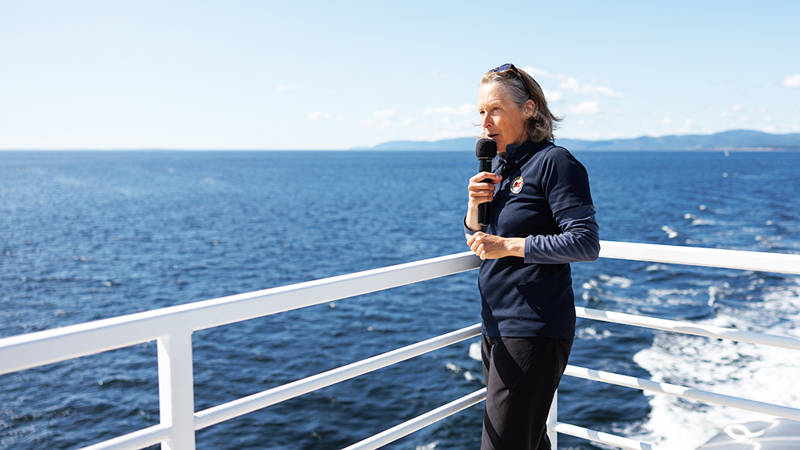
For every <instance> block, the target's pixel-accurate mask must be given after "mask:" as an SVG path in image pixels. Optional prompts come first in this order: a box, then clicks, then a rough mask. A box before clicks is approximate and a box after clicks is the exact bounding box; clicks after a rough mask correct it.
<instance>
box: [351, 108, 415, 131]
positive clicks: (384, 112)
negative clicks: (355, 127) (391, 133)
mask: <svg viewBox="0 0 800 450" xmlns="http://www.w3.org/2000/svg"><path fill="white" fill-rule="evenodd" d="M413 122H414V120H413V119H409V118H400V117H398V113H397V111H396V110H394V109H391V108H387V109H381V110H378V111H375V112H373V113H372V116H371V117H370V118H368V119H364V120H362V121H361V124H360V125H361V126H362V127H366V128H371V127H380V128H381V129H386V128H389V127H396V126H399V127H407V126H409V125H410V124H412V123H413Z"/></svg>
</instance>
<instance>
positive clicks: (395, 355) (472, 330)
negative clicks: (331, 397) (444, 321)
mask: <svg viewBox="0 0 800 450" xmlns="http://www.w3.org/2000/svg"><path fill="white" fill-rule="evenodd" d="M480 332H481V324H479V323H478V324H475V325H471V326H468V327H465V328H462V329H460V330H456V331H452V332H450V333H447V334H443V335H441V336H437V337H434V338H431V339H427V340H425V341H421V342H417V343H416V344H412V345H409V346H406V347H401V348H398V349H396V350H392V351H390V352H386V353H382V354H380V355H377V356H373V357H371V358H367V359H364V360H361V361H358V362H354V363H352V364H348V365H346V366H342V367H338V368H336V369H332V370H329V371H327V372H322V373H319V374H317V375H312V376H310V377H308V378H303V379H301V380H297V381H293V382H291V383H288V384H284V385H281V386H278V387H275V388H272V389H268V390H266V391H262V392H259V393H257V394H253V395H249V396H247V397H243V398H240V399H237V400H233V401H230V402H228V403H223V404H222V405H218V406H214V407H212V408H208V409H204V410H202V411H199V412H196V413H195V414H194V417H195V425H194V427H195V430H200V429H202V428H206V427H208V426H211V425H214V424H216V423H219V422H223V421H225V420H229V419H232V418H234V417H238V416H241V415H243V414H247V413H250V412H253V411H256V410H258V409H261V408H266V407H267V406H271V405H274V404H276V403H280V402H283V401H286V400H289V399H291V398H294V397H298V396H300V395H303V394H306V393H308V392H311V391H315V390H317V389H322V388H324V387H327V386H330V385H332V384H336V383H339V382H342V381H345V380H349V379H351V378H354V377H357V376H359V375H362V374H365V373H367V372H372V371H374V370H378V369H380V368H383V367H386V366H390V365H392V364H395V363H398V362H400V361H405V360H407V359H410V358H413V357H415V356H418V355H421V354H423V353H428V352H431V351H433V350H437V349H439V348H442V347H445V346H448V345H451V344H455V343H456V342H461V341H464V340H466V339H469V338H471V337H475V336H477V335H479V334H480Z"/></svg>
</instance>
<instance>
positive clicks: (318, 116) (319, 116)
mask: <svg viewBox="0 0 800 450" xmlns="http://www.w3.org/2000/svg"><path fill="white" fill-rule="evenodd" d="M306 117H308V120H332V119H336V120H342V119H344V116H342V115H341V114H338V115H333V114H331V113H326V112H322V111H312V112H310V113H308V115H307V116H306Z"/></svg>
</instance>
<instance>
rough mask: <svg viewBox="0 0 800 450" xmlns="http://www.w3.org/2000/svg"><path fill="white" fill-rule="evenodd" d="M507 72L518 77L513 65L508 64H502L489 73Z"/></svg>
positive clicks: (517, 71)
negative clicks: (510, 71) (512, 72)
mask: <svg viewBox="0 0 800 450" xmlns="http://www.w3.org/2000/svg"><path fill="white" fill-rule="evenodd" d="M507 70H513V71H514V73H515V74H517V75H519V70H518V69H517V68H516V67H515V66H514V65H513V64H510V63H506V64H503V65H502V66H498V67H495V68H494V69H492V70H490V71H489V72H492V73H496V72H505V71H507Z"/></svg>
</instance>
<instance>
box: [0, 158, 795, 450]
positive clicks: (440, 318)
mask: <svg viewBox="0 0 800 450" xmlns="http://www.w3.org/2000/svg"><path fill="white" fill-rule="evenodd" d="M576 156H577V157H578V158H579V159H580V160H581V161H582V162H583V163H584V165H585V166H586V167H587V169H588V171H589V176H590V181H591V185H592V192H593V197H594V200H595V204H596V207H597V211H598V214H597V218H598V221H599V223H600V228H601V238H602V239H606V240H619V241H635V242H649V243H659V244H674V245H690V246H698V247H717V248H732V249H742V250H755V251H769V252H779V253H800V201H798V199H797V197H796V196H797V193H798V192H800V177H799V176H798V175H799V174H800V153H731V154H730V155H729V156H725V155H724V154H722V153H716V152H713V153H712V152H709V153H689V152H684V153H676V152H656V153H631V152H593V153H588V152H584V153H581V152H577V153H576ZM476 166H477V164H476V161H475V159H474V156H473V155H472V153H471V152H464V153H454V152H419V153H416V152H397V153H392V152H384V153H378V152H354V151H353V152H0V337H7V336H12V335H17V334H22V333H29V332H33V331H38V330H44V329H50V328H54V327H59V326H64V325H70V324H76V323H81V322H85V321H90V320H96V319H100V318H106V317H112V316H117V315H121V314H128V313H133V312H139V311H145V310H149V309H154V308H160V307H165V306H170V305H176V304H181V303H188V302H192V301H198V300H203V299H208V298H214V297H219V296H223V295H229V294H234V293H241V292H247V291H252V290H257V289H264V288H269V287H274V286H280V285H285V284H290V283H295V282H301V281H307V280H311V279H316V278H322V277H328V276H333V275H339V274H344V273H349V272H354V271H359V270H365V269H370V268H376V267H382V266H386V265H391V264H397V263H402V262H408V261H414V260H419V259H424V258H429V257H435V256H440V255H445V254H451V253H456V252H462V251H465V250H466V247H465V244H464V239H463V234H462V228H461V219H462V217H463V213H464V207H465V205H466V189H465V184H466V180H467V178H468V177H469V176H471V175H472V174H473V173H474V171H475V169H476ZM573 274H574V289H575V293H576V304H578V305H580V306H588V307H591V308H599V309H609V310H614V311H622V312H631V313H643V314H648V315H653V316H657V317H662V318H669V319H681V320H692V321H697V322H700V323H711V324H715V325H720V326H727V327H735V328H738V329H744V330H752V331H760V332H769V333H775V334H781V335H787V336H795V337H800V331H798V327H797V326H796V324H797V323H798V321H800V277H797V276H787V275H780V274H767V273H756V272H747V271H734V270H723V269H706V268H695V267H688V266H677V265H662V264H649V263H636V262H627V261H619V260H606V259H601V260H599V261H597V262H594V263H579V264H573ZM476 276H477V273H476V272H475V271H472V272H467V273H464V274H459V275H456V276H451V277H446V278H442V279H437V280H431V281H428V282H424V283H419V284H415V285H411V286H405V287H401V288H396V289H392V290H388V291H383V292H380V293H375V294H370V295H365V296H361V297H356V298H351V299H346V300H341V301H337V302H332V303H330V304H324V305H318V306H316V307H312V308H307V309H303V310H299V311H292V312H288V313H283V314H279V315H275V316H270V317H265V318H261V319H255V320H250V321H247V322H243V323H239V324H234V325H228V326H223V327H218V328H214V329H210V330H205V331H200V332H197V333H195V334H194V336H193V350H194V373H195V386H194V388H195V408H196V409H197V410H200V409H205V408H208V407H211V406H214V405H217V404H220V403H223V402H226V401H230V400H233V399H235V398H238V397H242V396H245V395H248V394H252V393H255V392H258V391H261V390H264V389H268V388H270V387H274V386H278V385H281V384H284V383H287V382H289V381H293V380H296V379H299V378H303V377H306V376H309V375H312V374H315V373H318V372H321V371H324V370H328V369H331V368H335V367H337V366H340V365H343V364H347V363H350V362H353V361H356V360H359V359H363V358H366V357H369V356H372V355H375V354H378V353H381V352H384V351H388V350H391V349H394V348H396V347H399V346H403V345H408V344H410V343H413V342H417V341H420V340H422V339H426V338H429V337H433V336H437V335H439V334H442V333H445V332H448V331H451V330H453V329H456V328H460V327H463V326H467V325H471V324H473V323H476V322H478V321H479V320H480V316H479V309H480V301H479V297H478V294H477V288H476ZM474 341H475V340H472V341H467V342H463V343H460V344H458V345H453V346H450V347H447V348H444V349H441V350H438V351H436V352H433V353H429V354H426V355H424V356H420V357H417V358H414V359H412V360H410V361H407V362H404V363H401V364H398V365H396V366H392V367H389V368H385V369H382V370H380V371H377V372H374V373H371V374H367V375H364V376H361V377H358V378H356V379H354V380H351V381H347V382H344V383H341V384H339V385H336V386H332V387H329V388H326V389H323V390H320V391H317V392H313V393H309V394H307V395H304V396H302V397H299V398H296V399H293V400H291V401H288V402H285V403H282V404H279V405H275V406H273V407H269V408H266V409H263V410H261V411H258V412H255V413H252V414H248V415H245V416H242V417H239V418H237V419H234V420H231V421H228V422H224V423H221V424H218V425H215V426H212V427H210V428H207V429H205V430H201V431H199V432H198V433H197V444H198V448H209V449H212V448H213V449H220V448H225V449H228V448H229V449H240V448H252V449H256V448H286V449H317V448H322V449H325V448H340V447H342V446H345V445H348V444H350V443H353V442H356V441H358V440H360V439H363V438H365V437H368V436H370V435H372V434H374V433H377V432H379V431H382V430H384V429H386V428H389V427H391V426H394V425H396V424H397V423H400V422H402V421H405V420H407V419H409V418H411V417H414V416H416V415H419V414H421V413H424V412H426V411H429V410H431V409H433V408H435V407H437V406H440V405H442V404H444V403H447V402H449V401H451V400H453V399H455V398H458V397H460V396H462V395H466V394H467V393H470V392H472V391H475V390H477V389H479V388H480V387H482V381H481V378H482V375H481V368H480V363H479V362H478V361H476V360H474V359H472V358H470V355H469V354H470V346H471V345H473V344H474ZM570 363H571V364H575V365H579V366H585V367H590V368H595V369H601V370H609V371H614V372H618V373H623V374H627V375H632V376H637V377H647V378H654V379H656V380H661V381H666V382H671V383H676V384H683V385H689V386H696V387H699V388H704V389H711V390H714V391H717V392H722V393H734V394H737V395H742V396H745V397H749V398H753V399H757V400H763V401H769V402H776V403H780V404H785V405H789V406H793V407H800V387H797V386H795V385H793V384H791V383H787V382H786V381H785V380H787V379H792V378H791V377H795V376H796V375H797V373H800V358H798V357H797V355H796V354H792V352H790V351H788V350H785V351H784V350H776V349H765V348H759V347H756V346H750V345H746V344H735V343H731V342H722V341H717V340H709V339H705V338H699V337H689V336H683V335H675V334H669V333H662V332H655V331H651V330H645V329H639V328H634V327H627V326H622V325H614V324H607V323H602V322H594V321H587V320H579V322H578V331H577V336H576V342H575V345H574V347H573V351H572V355H571V357H570ZM157 392H158V386H157V367H156V348H155V344H154V343H149V344H142V345H138V346H134V347H130V348H125V349H120V350H115V351H111V352H106V353H102V354H98V355H93V356H88V357H83V358H79V359H75V360H71V361H67V362H63V363H57V364H51V365H48V366H44V367H39V368H35V369H29V370H25V371H22V372H17V373H12V374H6V375H2V376H0V448H15V449H17V448H74V447H78V446H82V445H88V444H92V443H95V442H98V441H101V440H105V439H109V438H111V437H114V436H117V435H120V434H124V433H127V432H131V431H134V430H137V429H140V428H144V427H147V426H151V425H155V424H157V423H158V420H159V419H158V397H157ZM558 401H559V419H560V420H561V421H564V422H568V423H572V424H576V425H580V426H585V427H589V428H593V429H597V430H601V431H607V432H613V433H618V434H623V435H627V436H632V437H635V438H641V439H646V440H649V441H651V442H656V443H661V444H663V445H665V446H666V447H667V448H692V447H694V446H697V445H699V444H701V443H702V442H704V441H705V440H706V439H708V438H709V437H710V436H712V435H713V434H715V433H716V432H717V431H719V429H720V428H721V427H722V426H724V425H725V424H727V423H729V422H732V421H739V420H750V419H752V418H754V417H757V415H755V414H753V413H748V412H742V411H737V410H732V409H726V408H717V407H711V406H707V405H703V404H699V403H694V402H688V401H683V400H676V399H674V398H671V397H664V396H649V395H644V394H643V393H642V392H640V391H635V390H630V389H626V388H621V387H614V386H609V385H605V384H600V383H594V382H589V381H583V380H579V379H574V378H570V377H564V378H563V380H562V384H561V389H560V393H559V400H558ZM481 417H482V406H475V407H472V408H470V409H468V410H465V411H462V412H460V413H458V414H456V415H454V416H451V417H450V418H448V419H446V420H444V421H441V422H438V423H436V424H434V425H432V426H430V427H428V428H425V429H423V430H421V431H418V432H416V433H414V434H412V435H410V436H408V437H406V438H404V439H402V440H400V441H397V442H396V443H394V444H392V445H390V446H389V448H424V449H433V448H441V449H450V448H477V447H478V446H479V442H480V428H481V425H480V424H481ZM559 443H560V448H582V449H583V448H596V447H595V446H593V445H592V444H590V443H588V442H586V441H582V440H579V439H575V438H570V437H567V436H563V435H562V436H560V437H559Z"/></svg>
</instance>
